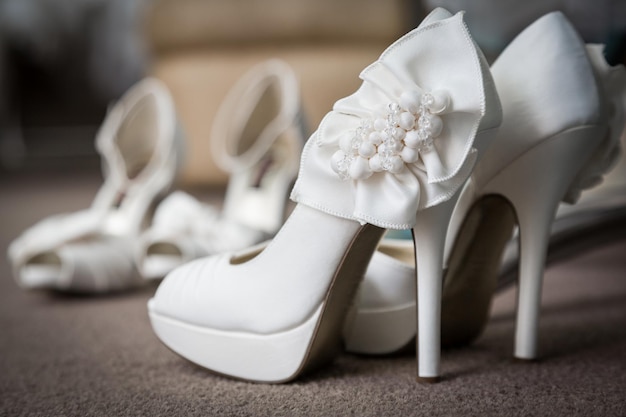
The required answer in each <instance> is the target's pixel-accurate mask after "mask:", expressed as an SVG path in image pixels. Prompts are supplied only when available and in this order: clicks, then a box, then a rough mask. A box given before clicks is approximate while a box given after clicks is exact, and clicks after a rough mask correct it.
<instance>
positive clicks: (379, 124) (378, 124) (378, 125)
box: [374, 119, 387, 132]
mask: <svg viewBox="0 0 626 417" xmlns="http://www.w3.org/2000/svg"><path fill="white" fill-rule="evenodd" d="M385 127H387V122H386V121H385V119H376V120H375V121H374V129H376V130H378V131H379V132H382V131H383V130H384V129H385Z"/></svg>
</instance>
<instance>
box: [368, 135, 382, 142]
mask: <svg viewBox="0 0 626 417" xmlns="http://www.w3.org/2000/svg"><path fill="white" fill-rule="evenodd" d="M368 139H369V141H370V142H371V143H373V144H374V145H380V144H381V142H382V141H383V138H382V137H381V136H380V133H378V132H372V133H370V135H369V137H368Z"/></svg>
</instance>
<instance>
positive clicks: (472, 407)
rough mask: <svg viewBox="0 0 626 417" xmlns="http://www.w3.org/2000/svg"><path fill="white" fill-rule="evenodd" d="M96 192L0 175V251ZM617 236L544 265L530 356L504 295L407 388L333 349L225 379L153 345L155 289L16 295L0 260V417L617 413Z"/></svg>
mask: <svg viewBox="0 0 626 417" xmlns="http://www.w3.org/2000/svg"><path fill="white" fill-rule="evenodd" d="M0 175H1V174H0ZM98 184H99V178H98V176H97V175H95V174H94V173H76V174H72V175H70V174H63V175H29V176H24V175H22V176H14V175H13V176H6V175H5V176H4V177H1V176H0V251H2V252H3V253H5V252H6V248H7V246H8V244H9V242H10V240H11V239H12V238H13V237H15V236H16V235H17V234H18V233H19V232H20V231H21V230H23V229H24V228H25V227H27V226H29V225H31V224H32V223H33V222H35V221H36V220H38V219H40V218H42V217H43V216H46V215H49V214H52V213H58V212H64V211H71V210H75V209H79V208H83V207H86V206H87V204H88V203H89V202H90V200H91V198H92V197H93V195H94V193H95V190H96V188H97V186H98ZM618 232H619V233H617V236H618V237H617V238H612V239H609V240H605V241H604V242H602V243H601V244H598V245H597V246H595V247H593V248H589V249H587V250H586V251H585V252H583V253H578V254H576V255H575V256H572V257H569V258H567V259H559V260H558V262H555V263H553V264H551V265H550V267H549V268H548V270H547V273H546V283H545V289H544V298H543V311H542V318H541V332H540V337H541V339H540V340H541V351H542V360H541V361H539V362H537V363H531V364H520V363H514V362H513V361H512V360H511V352H512V345H513V333H514V325H515V317H514V307H515V291H514V288H512V287H511V288H508V289H506V290H505V291H503V292H501V293H499V294H498V295H497V296H496V298H495V301H494V304H493V308H492V314H491V318H490V321H489V324H488V326H487V328H486V330H485V332H484V334H483V335H482V336H481V337H480V339H479V340H478V341H477V342H476V343H474V344H473V345H472V346H470V347H467V348H463V349H456V350H450V351H444V353H443V372H444V374H445V380H444V381H443V382H441V383H439V384H435V385H420V384H417V383H416V382H415V358H414V357H411V356H409V355H406V356H402V355H401V356H396V357H387V358H369V357H360V356H354V355H349V354H344V355H341V356H340V357H339V358H337V360H336V361H335V363H334V364H333V365H332V366H328V367H326V368H324V369H322V370H320V371H318V372H315V373H313V374H310V375H308V376H307V377H306V378H304V379H302V380H299V381H297V382H295V383H291V384H286V385H257V384H252V383H245V382H238V381H232V380H229V379H226V378H223V377H220V376H216V375H213V374H211V373H209V372H207V371H205V370H203V369H201V368H199V367H197V366H194V365H193V364H191V363H189V362H187V361H185V360H183V359H181V358H179V357H178V356H176V355H175V354H173V353H172V352H170V351H169V350H168V349H166V348H165V347H164V346H163V345H162V344H161V343H160V342H159V341H158V340H157V338H156V337H155V336H154V334H153V333H152V330H151V328H150V324H149V322H148V317H147V314H146V302H147V300H148V299H149V297H150V296H151V294H152V293H153V292H154V289H155V286H146V287H145V288H143V289H141V290H139V291H135V292H133V293H128V294H120V295H114V296H106V297H77V296H65V295H60V294H50V293H40V292H35V293H32V292H24V291H22V290H20V289H19V288H18V287H17V285H16V284H15V283H14V282H13V280H12V278H11V275H10V270H9V266H8V264H7V262H6V259H2V261H1V262H0V416H117V415H120V416H343V415H353V416H413V415H415V416H420V415H423V416H484V415H502V416H544V415H563V416H625V415H626V230H622V231H618ZM620 234H621V237H620Z"/></svg>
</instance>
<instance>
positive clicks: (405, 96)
mask: <svg viewBox="0 0 626 417" xmlns="http://www.w3.org/2000/svg"><path fill="white" fill-rule="evenodd" d="M420 100H421V97H420V93H418V92H417V91H405V92H404V93H402V95H401V96H400V106H402V108H403V109H405V110H408V111H410V112H411V113H413V114H415V113H417V111H418V110H419V105H420Z"/></svg>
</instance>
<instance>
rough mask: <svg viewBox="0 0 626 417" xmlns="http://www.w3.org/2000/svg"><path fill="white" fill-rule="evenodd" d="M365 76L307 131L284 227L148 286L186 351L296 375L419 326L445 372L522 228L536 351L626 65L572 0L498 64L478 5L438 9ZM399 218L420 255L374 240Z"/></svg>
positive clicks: (600, 167) (395, 340)
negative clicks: (562, 206) (480, 41)
mask: <svg viewBox="0 0 626 417" xmlns="http://www.w3.org/2000/svg"><path fill="white" fill-rule="evenodd" d="M360 77H361V79H362V80H363V83H362V85H361V87H360V88H359V89H358V90H357V91H356V92H355V93H354V94H352V95H351V96H349V97H346V98H344V99H341V100H339V101H338V102H337V103H336V104H335V105H334V107H333V110H332V111H331V112H330V113H328V114H327V116H326V117H325V118H324V120H323V121H322V123H321V124H320V126H319V128H318V129H317V131H316V132H315V133H314V134H313V135H312V136H311V138H310V139H309V140H308V142H307V144H306V146H305V148H304V151H303V153H302V158H301V164H300V171H299V174H298V179H297V181H296V184H295V187H294V189H293V191H292V194H291V198H292V199H293V200H294V201H295V202H296V203H297V206H296V208H295V209H294V211H293V213H292V214H291V216H290V217H289V218H288V220H287V221H286V223H285V224H284V225H283V227H282V228H281V229H280V231H279V232H278V234H277V235H276V237H275V238H274V239H273V240H272V241H271V242H269V243H266V244H262V245H257V246H255V247H252V248H250V249H247V250H243V251H238V252H229V253H223V254H220V255H216V256H211V257H207V258H203V259H200V260H196V261H193V262H190V263H188V264H186V265H184V266H182V267H179V268H177V269H175V270H174V271H172V272H171V273H170V274H168V276H167V277H166V278H165V280H164V281H163V282H162V283H161V285H160V286H159V288H158V290H157V292H156V294H155V296H154V298H153V299H152V300H150V302H149V304H148V310H149V314H150V319H151V322H152V326H153V328H154V330H155V332H156V333H157V335H158V336H159V338H160V339H161V340H162V341H163V342H164V343H165V344H166V345H167V346H168V347H170V348H171V349H172V350H174V351H175V352H177V353H178V354H180V355H181V356H183V357H185V358H187V359H189V360H190V361H192V362H195V363H197V364H199V365H201V366H203V367H206V368H208V369H210V370H212V371H214V372H217V373H221V374H224V375H227V376H231V377H234V378H241V379H245V380H250V381H258V382H285V381H290V380H293V379H294V378H297V377H298V376H300V375H301V374H302V373H303V372H305V371H308V370H311V369H313V368H315V367H317V366H320V365H321V364H323V363H326V362H329V361H330V360H331V359H332V358H333V357H334V356H335V354H336V353H337V352H338V351H339V350H340V346H341V339H342V333H343V337H344V338H345V339H346V345H347V348H348V349H349V350H351V351H356V352H367V353H386V352H391V351H394V350H397V349H399V348H401V347H402V346H404V345H406V344H407V343H408V342H410V340H412V339H413V338H414V337H415V335H416V334H417V340H418V349H417V354H418V375H419V378H420V379H421V380H423V381H434V380H437V378H438V377H439V376H440V346H441V342H442V339H443V341H444V343H449V344H455V343H459V342H463V341H467V340H471V338H473V337H476V335H477V334H479V333H480V330H481V328H482V326H484V324H485V321H486V316H487V313H488V309H489V303H490V299H491V295H492V293H493V290H494V288H495V281H496V276H497V271H498V267H499V261H500V257H501V254H502V251H503V248H504V247H505V245H506V243H507V242H508V241H509V239H510V238H511V236H512V234H513V232H514V229H515V226H516V225H517V226H518V228H519V231H520V240H521V254H520V255H521V257H520V272H519V303H518V313H517V332H516V344H515V356H516V357H518V358H522V359H532V358H535V357H536V356H537V327H538V318H539V306H540V298H541V297H540V296H541V286H542V277H543V269H544V263H545V262H544V261H545V253H546V246H547V242H548V237H549V231H550V225H551V223H552V220H553V218H554V215H555V212H556V210H557V208H558V205H559V203H560V202H561V201H562V200H564V199H566V200H567V199H569V197H571V196H574V195H576V194H577V193H578V191H579V190H580V189H583V188H585V187H587V186H589V185H592V183H593V182H595V181H593V182H590V178H597V177H599V176H601V175H602V174H603V173H604V172H605V170H607V169H608V168H609V166H610V162H611V161H613V160H614V159H615V158H614V155H615V154H616V150H617V149H618V146H619V136H620V134H621V131H622V129H623V117H622V116H623V108H622V107H621V102H620V101H619V99H620V98H621V96H622V95H623V92H624V88H625V83H624V70H623V68H610V67H609V66H608V65H607V64H606V63H605V61H604V59H603V58H602V56H601V51H600V50H599V49H598V47H590V48H586V47H585V45H584V44H583V43H582V42H581V40H580V38H579V36H578V34H577V33H576V32H575V30H574V29H573V28H572V27H571V25H570V24H569V23H568V22H567V20H566V19H565V18H564V17H563V15H562V14H560V13H551V14H548V15H546V16H544V17H542V18H541V19H539V20H538V21H536V22H535V23H534V24H532V25H531V26H529V27H528V28H527V29H526V30H525V31H523V32H522V33H521V34H520V35H519V36H518V37H517V38H516V39H515V40H514V41H513V42H512V43H511V44H510V45H509V46H508V47H507V49H506V50H505V51H504V52H503V53H502V55H501V56H500V57H499V58H498V60H497V61H496V62H495V63H494V64H493V66H492V67H491V68H489V67H488V65H487V63H486V61H485V59H484V57H483V55H482V53H481V52H480V50H479V49H478V48H477V46H476V45H475V43H474V42H473V40H472V37H471V35H470V33H469V31H468V30H467V27H466V26H465V24H464V22H463V14H462V13H461V14H457V15H454V16H452V15H451V14H450V13H448V12H447V11H445V10H443V9H436V10H435V11H433V12H432V13H431V14H430V15H429V16H428V17H427V18H426V19H425V20H424V21H423V22H422V24H421V25H420V26H419V27H418V28H417V29H415V30H413V31H412V32H410V33H408V34H407V35H405V36H403V37H402V38H401V39H399V40H398V41H396V42H395V43H394V44H392V45H391V46H390V47H389V48H388V49H387V50H386V51H385V52H383V54H382V55H381V57H380V58H379V59H378V60H377V61H376V62H375V63H373V64H372V65H370V66H369V67H367V68H366V69H365V70H364V71H363V72H362V73H361V76H360ZM386 229H411V230H412V231H413V240H414V250H413V248H412V250H411V253H410V255H409V256H407V253H406V250H405V248H404V247H402V246H397V245H396V246H393V245H386V246H385V245H384V244H383V245H382V246H381V247H380V248H379V251H378V252H376V248H377V245H378V244H379V241H380V239H381V237H382V235H383V233H384V231H385V230H386ZM372 256H373V260H372V262H371V263H370V259H372ZM403 257H404V258H409V257H414V260H415V267H413V266H411V265H409V262H408V260H404V261H405V262H402V260H403ZM368 264H369V269H368ZM363 276H365V280H364V282H363V284H362V285H361V287H360V290H359V291H357V290H358V289H359V284H360V283H361V281H362V278H363ZM415 290H417V297H416V296H415ZM355 299H356V302H355V301H354V300H355ZM352 306H353V308H351V307H352ZM415 313H417V318H415ZM346 317H348V320H347V322H346Z"/></svg>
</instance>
